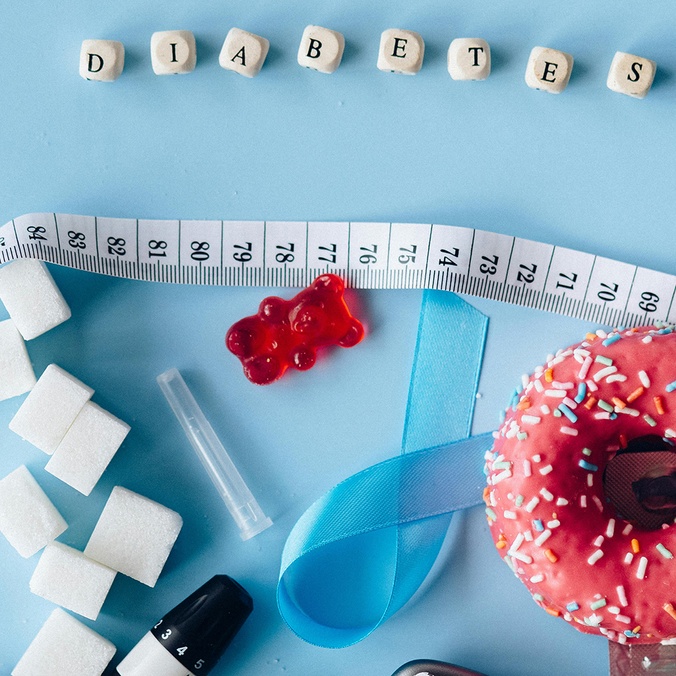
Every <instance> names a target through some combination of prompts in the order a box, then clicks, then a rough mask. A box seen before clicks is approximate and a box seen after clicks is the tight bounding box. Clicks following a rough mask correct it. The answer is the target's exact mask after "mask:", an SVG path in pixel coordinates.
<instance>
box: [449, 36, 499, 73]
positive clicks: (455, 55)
mask: <svg viewBox="0 0 676 676" xmlns="http://www.w3.org/2000/svg"><path fill="white" fill-rule="evenodd" d="M447 66H448V73H449V75H450V76H451V77H452V78H453V79H454V80H485V79H486V78H487V77H488V76H489V75H490V74H491V48H490V46H489V45H488V43H487V42H486V41H485V40H482V39H481V38H457V39H455V40H453V42H451V44H450V46H449V48H448V55H447Z"/></svg>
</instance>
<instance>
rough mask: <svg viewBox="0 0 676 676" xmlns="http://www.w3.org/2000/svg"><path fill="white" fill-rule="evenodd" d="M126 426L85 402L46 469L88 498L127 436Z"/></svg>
mask: <svg viewBox="0 0 676 676" xmlns="http://www.w3.org/2000/svg"><path fill="white" fill-rule="evenodd" d="M129 429H130V427H129V425H127V423H125V422H122V421H121V420H120V419H119V418H116V417H115V416H114V415H113V414H112V413H108V411H104V410H103V409H102V408H101V407H100V406H97V405H96V404H94V403H92V402H91V401H88V402H87V403H86V404H85V405H84V407H83V409H82V410H81V411H80V413H79V415H78V416H77V418H75V422H73V424H72V425H71V427H70V429H69V430H68V431H67V432H66V435H65V436H64V437H63V439H62V441H61V443H60V444H59V445H58V446H57V448H56V451H54V455H52V457H51V458H50V459H49V462H48V463H47V465H46V466H45V469H46V470H47V471H48V472H50V473H51V474H53V475H54V476H55V477H58V478H59V479H61V481H65V482H66V483H67V484H68V485H69V486H72V487H73V488H75V490H78V491H80V493H82V494H83V495H89V494H90V493H91V492H92V489H93V488H94V486H95V485H96V482H97V481H98V480H99V479H100V478H101V475H102V474H103V472H104V470H105V469H106V467H108V464H109V463H110V461H111V460H112V459H113V456H114V455H115V453H117V449H118V448H120V445H121V444H122V442H123V441H124V439H125V437H126V436H127V434H128V433H129Z"/></svg>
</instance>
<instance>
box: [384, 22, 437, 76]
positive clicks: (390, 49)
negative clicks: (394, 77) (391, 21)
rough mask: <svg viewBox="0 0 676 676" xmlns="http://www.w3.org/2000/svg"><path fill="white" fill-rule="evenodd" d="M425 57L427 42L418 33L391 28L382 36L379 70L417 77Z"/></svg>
mask: <svg viewBox="0 0 676 676" xmlns="http://www.w3.org/2000/svg"><path fill="white" fill-rule="evenodd" d="M424 56H425V42H424V41H423V39H422V37H421V36H420V35H418V33H414V32H413V31H405V30H398V29H396V28H390V29H388V30H386V31H384V32H383V34H382V35H381V36H380V51H379V52H378V69H379V70H384V71H389V72H392V73H403V74H404V75H415V74H416V73H417V72H418V71H419V70H420V69H421V68H422V63H423V58H424Z"/></svg>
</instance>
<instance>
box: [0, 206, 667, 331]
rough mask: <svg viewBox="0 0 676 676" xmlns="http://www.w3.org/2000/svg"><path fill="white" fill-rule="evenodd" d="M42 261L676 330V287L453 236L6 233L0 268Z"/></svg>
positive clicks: (257, 225) (404, 231)
mask: <svg viewBox="0 0 676 676" xmlns="http://www.w3.org/2000/svg"><path fill="white" fill-rule="evenodd" d="M26 257H34V258H40V259H42V260H45V261H48V262H51V263H57V264H59V265H66V266H69V267H73V268H78V269H81V270H88V271H91V272H98V273H103V274H107V275H114V276H117V277H125V278H129V279H139V280H149V281H161V282H175V283H182V284H211V285H222V286H290V287H303V286H307V285H308V284H309V283H310V282H311V281H312V280H313V279H314V278H315V277H316V276H317V275H320V274H322V273H325V272H332V273H335V274H337V275H340V276H341V277H342V278H343V279H344V280H345V281H346V283H347V285H348V286H351V287H354V288H363V289H414V288H415V289H423V288H429V289H441V290H447V291H455V292H457V293H464V294H469V295H472V296H479V297H482V298H491V299H493V300H498V301H502V302H506V303H513V304H516V305H524V306H527V307H532V308H536V309H540V310H546V311H549V312H555V313H558V314H564V315H568V316H571V317H577V318H579V319H584V320H586V321H590V322H595V323H600V324H608V325H613V326H630V325H631V326H635V325H642V324H650V323H652V322H655V321H669V322H674V321H676V307H675V303H674V297H675V295H676V276H674V275H669V274H665V273H662V272H656V271H653V270H648V269H646V268H639V267H636V266H634V265H629V264H627V263H621V262H618V261H614V260H611V259H609V258H603V257H601V256H594V255H592V254H588V253H582V252H580V251H574V250H572V249H566V248H562V247H557V246H552V245H551V244H543V243H541V242H534V241H531V240H526V239H521V238H519V237H510V236H508V235H502V234H498V233H492V232H486V231H483V230H475V229H472V228H463V227H457V226H450V225H429V224H420V223H353V222H350V223H346V222H288V221H286V222H280V221H159V220H137V219H118V218H96V217H93V216H73V215H67V214H28V215H25V216H21V217H19V218H16V219H14V220H13V221H10V222H9V223H7V224H6V225H4V226H2V227H1V228H0V262H7V261H10V260H13V259H15V258H26Z"/></svg>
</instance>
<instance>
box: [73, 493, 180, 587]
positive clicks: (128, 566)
mask: <svg viewBox="0 0 676 676" xmlns="http://www.w3.org/2000/svg"><path fill="white" fill-rule="evenodd" d="M182 525H183V519H182V518H181V516H180V515H179V514H177V513H176V512H174V511H173V510H171V509H168V508H167V507H164V506H163V505H160V504H159V503H157V502H154V501H153V500H149V499H148V498H144V497H143V496H142V495H139V494H138V493H133V492H132V491H129V490H127V489H126V488H122V487H121V486H115V488H114V489H113V491H112V493H111V494H110V497H109V498H108V502H107V503H106V506H105V507H104V508H103V512H102V513H101V516H100V517H99V520H98V522H97V524H96V527H95V528H94V532H93V533H92V536H91V537H90V538H89V542H88V543H87V547H86V548H85V554H86V555H87V556H89V557H90V558H92V559H94V560H95V561H99V562H100V563H102V564H103V565H104V566H108V567H109V568H112V569H113V570H116V571H118V572H120V573H123V574H124V575H128V576H129V577H132V578H134V579H135V580H138V581H139V582H143V584H147V585H148V586H149V587H154V586H155V583H156V582H157V578H158V577H159V576H160V573H161V572H162V568H163V567H164V564H165V562H166V560H167V558H168V556H169V552H171V548H172V547H173V546H174V542H175V541H176V538H177V537H178V534H179V531H180V530H181V526H182Z"/></svg>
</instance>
